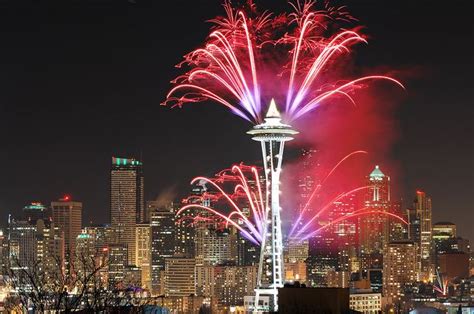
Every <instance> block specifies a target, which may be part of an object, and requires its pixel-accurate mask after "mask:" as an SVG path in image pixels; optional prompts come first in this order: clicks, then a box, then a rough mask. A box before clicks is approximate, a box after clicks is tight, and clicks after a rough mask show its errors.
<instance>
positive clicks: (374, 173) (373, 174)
mask: <svg viewBox="0 0 474 314" xmlns="http://www.w3.org/2000/svg"><path fill="white" fill-rule="evenodd" d="M370 177H371V178H384V177H385V175H384V174H383V172H382V171H381V170H380V168H379V166H378V165H377V166H375V169H374V170H372V172H371V173H370Z"/></svg>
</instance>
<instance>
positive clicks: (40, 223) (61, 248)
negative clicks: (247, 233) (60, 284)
mask: <svg viewBox="0 0 474 314" xmlns="http://www.w3.org/2000/svg"><path fill="white" fill-rule="evenodd" d="M36 232H37V234H36V237H37V248H36V252H37V253H36V254H37V258H38V262H40V264H39V266H41V267H42V268H43V271H44V272H45V273H46V274H48V273H53V274H55V275H57V274H59V273H60V272H61V271H62V270H63V266H64V263H65V253H66V252H65V244H64V233H63V232H62V231H61V230H60V228H59V227H58V226H56V225H55V224H54V222H53V221H51V220H42V219H38V220H37V221H36ZM76 254H77V253H76Z"/></svg>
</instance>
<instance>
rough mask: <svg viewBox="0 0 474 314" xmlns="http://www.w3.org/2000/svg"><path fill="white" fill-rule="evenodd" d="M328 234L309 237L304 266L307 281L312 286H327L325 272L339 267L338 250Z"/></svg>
mask: <svg viewBox="0 0 474 314" xmlns="http://www.w3.org/2000/svg"><path fill="white" fill-rule="evenodd" d="M330 235H331V234H325V235H316V236H314V237H312V238H310V239H309V254H308V259H307V261H306V268H307V282H308V284H309V285H310V286H312V287H327V277H326V274H327V272H328V271H330V270H336V269H339V256H338V251H337V248H335V246H334V238H332V237H330Z"/></svg>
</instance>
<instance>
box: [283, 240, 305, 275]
mask: <svg viewBox="0 0 474 314" xmlns="http://www.w3.org/2000/svg"><path fill="white" fill-rule="evenodd" d="M308 256H309V241H308V240H304V241H298V240H295V239H290V240H288V241H287V243H286V245H285V251H284V261H285V280H286V281H288V282H295V281H298V282H300V283H306V281H307V276H306V272H307V269H306V260H307V258H308Z"/></svg>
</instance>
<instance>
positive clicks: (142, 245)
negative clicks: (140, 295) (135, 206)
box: [135, 223, 152, 290]
mask: <svg viewBox="0 0 474 314" xmlns="http://www.w3.org/2000/svg"><path fill="white" fill-rule="evenodd" d="M136 232H137V235H136V244H135V246H136V254H137V256H136V258H135V260H136V266H137V267H139V268H140V271H141V275H140V278H141V281H142V282H141V287H142V288H146V289H148V290H151V254H152V251H151V226H150V224H148V223H142V224H137V228H136Z"/></svg>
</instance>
